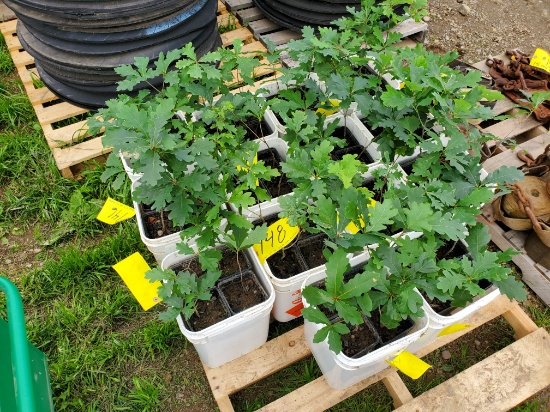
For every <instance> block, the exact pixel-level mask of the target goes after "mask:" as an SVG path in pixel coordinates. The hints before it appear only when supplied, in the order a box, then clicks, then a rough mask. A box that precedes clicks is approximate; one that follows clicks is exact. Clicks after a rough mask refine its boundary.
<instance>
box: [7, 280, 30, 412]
mask: <svg viewBox="0 0 550 412" xmlns="http://www.w3.org/2000/svg"><path fill="white" fill-rule="evenodd" d="M0 290H2V291H3V292H4V294H5V295H6V303H7V305H6V306H7V313H8V328H9V334H10V344H11V347H12V348H14V350H12V368H13V375H14V378H15V382H16V385H15V387H16V399H17V409H18V411H20V412H23V411H25V412H26V411H35V410H36V408H35V401H34V389H33V381H32V375H31V361H30V355H29V348H28V345H29V343H28V340H27V328H26V326H25V314H24V312H23V301H22V300H21V295H20V294H19V290H17V288H16V287H15V285H14V284H13V283H11V282H10V281H9V280H8V279H6V278H4V277H1V276H0ZM15 349H16V350H15Z"/></svg>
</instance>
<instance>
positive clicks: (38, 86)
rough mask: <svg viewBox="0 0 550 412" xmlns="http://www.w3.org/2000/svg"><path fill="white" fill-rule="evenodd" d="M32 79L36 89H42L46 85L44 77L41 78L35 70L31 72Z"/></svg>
mask: <svg viewBox="0 0 550 412" xmlns="http://www.w3.org/2000/svg"><path fill="white" fill-rule="evenodd" d="M31 81H32V85H33V86H34V88H35V89H41V88H42V87H46V85H45V84H44V82H43V81H42V79H40V77H38V75H37V74H36V73H34V72H31Z"/></svg>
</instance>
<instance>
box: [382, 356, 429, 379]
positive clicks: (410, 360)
mask: <svg viewBox="0 0 550 412" xmlns="http://www.w3.org/2000/svg"><path fill="white" fill-rule="evenodd" d="M386 362H388V363H389V364H390V365H391V366H393V367H395V368H397V369H399V370H400V371H401V372H403V373H404V374H405V375H407V376H408V377H409V378H412V379H418V378H420V377H421V376H422V375H424V373H425V372H426V371H427V370H428V369H430V368H431V366H430V365H428V364H427V363H426V362H424V361H423V360H422V359H420V358H418V357H416V356H414V355H413V354H412V353H410V352H407V351H403V352H401V353H400V354H399V355H397V356H396V357H395V358H394V359H393V360H392V361H388V360H387V361H386Z"/></svg>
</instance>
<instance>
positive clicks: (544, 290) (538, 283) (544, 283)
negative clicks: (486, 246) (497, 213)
mask: <svg viewBox="0 0 550 412" xmlns="http://www.w3.org/2000/svg"><path fill="white" fill-rule="evenodd" d="M489 219H490V217H489ZM489 219H488V218H487V217H486V216H478V220H479V221H480V222H482V223H483V224H485V225H486V226H487V227H488V228H489V233H490V235H491V240H492V241H493V242H494V243H495V244H496V245H497V246H498V247H499V248H500V249H501V250H508V249H509V248H513V249H515V250H518V251H520V252H522V253H520V254H517V255H514V256H512V261H513V262H514V263H515V264H516V265H517V266H518V267H519V268H520V270H521V274H522V280H523V281H524V282H525V283H526V284H527V285H528V286H529V287H530V288H531V289H532V290H533V291H534V292H535V293H536V294H537V295H538V297H539V298H541V299H542V300H543V301H544V302H545V303H546V304H547V305H549V306H550V271H549V270H548V269H546V268H544V267H542V266H540V265H537V264H536V263H535V262H534V261H533V259H531V258H530V257H529V256H527V254H526V253H525V250H524V249H523V244H524V243H525V240H523V242H522V243H521V246H518V245H515V244H514V243H512V242H511V241H510V240H509V239H507V238H506V237H505V235H506V234H505V232H504V230H502V229H501V228H500V227H499V226H498V225H497V224H496V223H494V222H492V221H491V220H489ZM510 232H514V231H510ZM510 235H511V234H508V236H510ZM518 235H520V233H519V232H518ZM518 239H519V236H518V238H516V241H517V240H518ZM524 239H525V238H524Z"/></svg>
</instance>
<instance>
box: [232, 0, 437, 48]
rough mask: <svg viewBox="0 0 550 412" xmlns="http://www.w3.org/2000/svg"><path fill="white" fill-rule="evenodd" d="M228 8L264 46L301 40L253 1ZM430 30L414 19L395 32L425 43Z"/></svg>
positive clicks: (239, 1) (244, 0)
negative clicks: (269, 16)
mask: <svg viewBox="0 0 550 412" xmlns="http://www.w3.org/2000/svg"><path fill="white" fill-rule="evenodd" d="M224 2H225V5H226V7H227V8H228V9H229V10H230V11H231V12H232V13H234V14H235V16H237V18H238V19H239V22H240V23H241V24H242V25H243V26H245V25H246V26H247V27H248V28H249V29H250V31H251V32H252V33H253V35H254V38H255V39H256V40H260V41H261V42H262V43H263V44H264V45H267V41H269V42H272V43H274V44H275V46H278V47H284V45H285V44H287V43H288V42H289V41H290V40H297V39H301V38H302V36H301V34H300V33H297V32H294V31H292V30H289V29H287V28H285V27H281V26H280V25H279V24H277V23H275V22H273V21H271V20H269V19H268V18H266V17H265V16H264V15H263V13H262V12H261V11H260V10H259V9H258V8H257V7H255V6H254V2H253V1H252V0H224ZM427 30H428V24H427V23H425V22H420V23H417V22H415V21H413V20H412V19H409V20H406V21H404V22H403V23H401V24H400V25H398V26H397V27H396V28H394V29H393V31H398V32H400V33H401V34H403V36H404V37H409V38H413V39H414V40H416V41H418V42H420V43H423V42H424V38H425V36H426V33H427Z"/></svg>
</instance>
